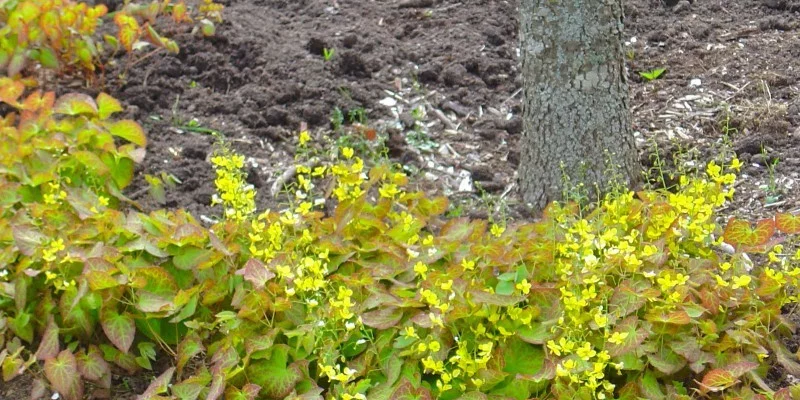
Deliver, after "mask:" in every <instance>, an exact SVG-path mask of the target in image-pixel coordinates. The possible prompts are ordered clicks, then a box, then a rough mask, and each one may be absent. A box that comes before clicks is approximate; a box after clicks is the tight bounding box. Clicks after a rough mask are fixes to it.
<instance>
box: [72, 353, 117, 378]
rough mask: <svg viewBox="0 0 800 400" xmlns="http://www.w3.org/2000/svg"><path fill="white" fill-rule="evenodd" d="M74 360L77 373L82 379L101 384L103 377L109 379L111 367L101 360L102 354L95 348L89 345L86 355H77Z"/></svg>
mask: <svg viewBox="0 0 800 400" xmlns="http://www.w3.org/2000/svg"><path fill="white" fill-rule="evenodd" d="M76 358H77V361H78V371H79V372H80V373H81V376H83V377H84V378H86V379H88V380H90V381H94V382H101V381H102V379H103V377H108V378H110V377H111V375H110V374H111V366H110V365H108V363H107V362H106V360H104V359H103V354H102V353H101V352H100V349H98V348H97V346H95V345H90V346H89V349H88V350H86V354H79V355H78V357H76Z"/></svg>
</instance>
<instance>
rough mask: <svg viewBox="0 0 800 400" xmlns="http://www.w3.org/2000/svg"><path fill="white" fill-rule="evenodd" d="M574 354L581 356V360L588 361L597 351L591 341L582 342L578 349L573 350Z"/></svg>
mask: <svg viewBox="0 0 800 400" xmlns="http://www.w3.org/2000/svg"><path fill="white" fill-rule="evenodd" d="M575 354H577V355H578V357H580V358H582V359H583V361H589V359H590V358H592V357H594V356H595V355H596V354H597V351H595V350H594V348H593V347H592V344H591V343H589V342H584V343H583V345H582V346H581V347H578V350H576V351H575Z"/></svg>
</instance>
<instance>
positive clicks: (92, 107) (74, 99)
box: [53, 93, 97, 115]
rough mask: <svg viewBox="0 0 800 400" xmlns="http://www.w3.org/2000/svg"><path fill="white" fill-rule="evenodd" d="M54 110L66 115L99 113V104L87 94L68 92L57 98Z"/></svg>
mask: <svg viewBox="0 0 800 400" xmlns="http://www.w3.org/2000/svg"><path fill="white" fill-rule="evenodd" d="M53 112H55V113H56V114H64V115H80V114H89V115H97V104H95V102H94V99H93V98H91V97H89V96H87V95H85V94H82V93H68V94H65V95H63V96H61V97H59V98H58V100H56V104H55V107H54V109H53Z"/></svg>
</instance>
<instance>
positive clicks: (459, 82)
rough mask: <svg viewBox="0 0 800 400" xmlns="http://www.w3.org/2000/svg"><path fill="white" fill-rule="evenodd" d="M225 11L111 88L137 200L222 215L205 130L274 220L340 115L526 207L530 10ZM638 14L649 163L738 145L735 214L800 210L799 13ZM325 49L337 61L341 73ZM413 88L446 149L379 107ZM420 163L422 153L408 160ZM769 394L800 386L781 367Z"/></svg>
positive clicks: (318, 3)
mask: <svg viewBox="0 0 800 400" xmlns="http://www.w3.org/2000/svg"><path fill="white" fill-rule="evenodd" d="M224 4H225V5H226V9H225V11H224V14H223V16H224V19H225V22H224V23H222V24H220V25H219V26H218V30H217V35H216V36H215V37H213V38H207V39H203V38H199V37H193V36H192V35H191V34H190V33H189V32H188V28H187V29H184V30H181V29H178V30H175V31H172V32H170V31H167V32H165V33H166V34H168V35H172V37H174V38H176V39H177V40H178V42H179V44H180V45H181V52H180V54H178V55H156V56H154V57H151V58H149V59H147V60H145V61H143V62H141V63H139V64H136V65H135V66H134V67H133V68H132V69H131V70H130V71H129V73H128V75H127V76H126V77H125V79H124V80H118V79H117V75H118V74H119V72H120V71H121V68H118V69H116V70H113V69H112V72H110V73H109V75H108V79H109V86H108V88H107V90H109V91H111V92H112V94H113V95H114V96H115V97H117V98H119V99H121V100H123V101H125V102H126V103H127V104H128V106H129V107H130V110H131V111H130V114H131V115H132V117H134V118H135V119H137V120H138V121H141V122H142V123H144V124H145V126H146V128H147V130H148V133H149V144H148V146H147V151H148V153H147V157H146V158H145V162H144V164H143V165H142V166H141V167H140V168H139V169H138V171H137V172H138V173H137V178H136V180H135V182H134V184H133V185H132V187H131V188H129V189H128V191H127V193H128V195H129V196H131V198H133V199H134V200H136V201H137V202H138V203H139V204H140V205H141V207H142V208H143V209H145V210H148V209H154V208H158V207H162V206H166V207H170V208H185V209H188V210H189V211H191V212H192V213H193V214H194V215H195V216H197V217H198V218H199V217H201V216H204V217H212V218H213V217H214V216H216V215H219V212H220V210H218V209H213V208H211V207H210V206H209V204H210V201H211V196H212V194H213V193H214V183H213V181H214V172H213V169H212V167H211V165H210V164H209V162H208V158H209V155H210V154H211V153H212V152H213V143H214V141H215V139H214V138H212V137H211V136H210V135H208V134H207V133H198V132H192V131H196V130H197V129H194V128H192V127H188V128H187V126H190V125H191V126H193V127H195V128H196V127H198V126H200V127H205V128H210V129H214V130H218V131H220V132H222V133H224V135H225V137H226V138H227V141H228V142H229V143H231V144H232V145H233V146H234V148H236V149H237V150H238V151H240V152H242V153H243V154H245V155H246V156H247V157H248V158H249V161H248V163H249V165H250V167H249V171H248V172H249V178H248V179H249V180H250V182H251V183H252V184H254V185H255V186H256V187H257V188H259V189H260V190H259V196H258V203H259V206H260V207H261V208H265V207H275V206H276V205H277V203H276V201H275V200H274V199H273V198H272V197H271V195H270V194H269V186H270V185H272V183H273V182H274V181H275V179H276V178H277V176H279V175H280V174H281V173H282V172H283V170H285V169H286V168H287V167H288V166H289V165H291V164H292V162H293V149H294V146H295V143H296V138H295V136H296V133H297V131H298V130H299V129H300V126H301V124H302V123H305V124H307V125H308V126H309V128H310V129H311V130H312V132H314V136H315V137H320V136H321V135H322V133H323V132H325V131H328V130H329V129H330V116H331V113H332V110H333V109H334V108H336V107H338V108H339V109H341V110H342V111H343V113H344V114H345V115H347V113H348V112H349V111H351V110H356V109H359V108H363V109H365V110H366V112H367V115H368V116H369V124H370V125H372V126H375V127H377V128H379V129H380V131H381V132H382V133H387V132H388V130H391V129H395V131H394V132H395V134H394V135H395V136H394V137H395V138H398V137H399V143H400V144H399V145H398V144H397V143H395V145H396V146H395V149H394V151H393V155H394V156H395V158H396V159H397V160H409V159H415V160H416V161H417V164H418V166H419V167H420V170H421V175H422V173H424V172H432V173H433V172H436V171H438V170H434V169H432V168H431V167H430V165H432V164H436V165H440V164H441V165H444V167H445V169H447V168H450V169H449V170H448V171H449V172H448V173H449V174H450V175H458V173H459V171H465V174H466V176H468V177H470V178H471V179H472V183H475V184H477V185H476V186H480V187H482V188H484V190H486V191H487V192H489V193H494V194H496V195H498V196H501V197H502V198H503V199H504V200H505V201H506V202H507V203H508V204H509V205H511V206H512V208H514V207H515V206H514V205H515V204H518V203H519V201H518V199H517V195H516V193H515V191H514V190H513V182H514V180H515V170H516V167H517V164H518V162H519V152H518V148H517V142H518V139H519V137H520V134H521V122H520V119H519V115H520V111H521V110H520V105H519V104H520V99H519V91H518V89H519V87H520V80H519V77H518V73H517V72H518V68H517V63H518V61H517V51H518V39H517V14H516V13H517V11H516V5H517V2H516V1H514V0H510V1H501V0H470V1H460V0H435V1H434V0H428V1H424V0H423V1H420V0H349V1H341V0H340V1H336V0H226V1H225V2H224ZM625 10H626V18H625V23H626V42H627V43H626V50H629V51H628V56H629V58H630V60H629V69H630V83H631V95H632V102H631V104H632V110H633V121H634V128H635V130H636V131H637V137H638V139H639V144H640V147H641V149H642V154H643V157H642V159H643V161H644V166H645V167H647V166H648V163H649V161H648V160H649V157H648V155H649V154H650V152H651V149H652V143H657V144H658V146H659V150H660V152H661V155H662V157H663V156H667V158H669V156H670V155H672V154H691V153H692V151H690V150H691V149H696V151H697V154H698V158H699V159H701V160H704V159H708V158H709V157H711V156H713V155H714V152H715V151H716V150H715V149H718V148H719V145H720V144H721V142H722V138H723V136H724V134H726V133H727V134H728V136H729V137H730V139H731V140H732V142H733V148H734V149H735V151H736V152H737V153H738V154H739V155H740V157H741V158H742V160H743V161H746V162H747V163H746V166H745V168H744V173H745V175H743V177H742V178H743V179H741V181H742V182H741V183H740V184H739V186H738V187H737V188H738V194H737V196H738V197H737V200H736V201H735V202H734V203H732V205H731V206H730V207H729V208H728V209H727V210H725V212H726V213H727V214H742V215H745V216H749V217H754V216H758V215H768V213H771V212H775V211H777V210H796V209H798V208H800V82H798V77H800V61H798V60H800V35H798V32H800V2H798V1H796V0H695V1H693V2H692V1H687V0H681V1H674V0H670V1H666V2H660V1H658V0H629V1H627V2H626V7H625ZM324 49H334V54H333V57H332V58H331V59H330V60H329V61H325V60H324V58H323V53H324ZM119 61H120V63H122V62H123V60H119ZM654 68H666V69H667V72H666V73H665V74H664V76H663V77H662V78H660V79H657V80H655V81H652V82H645V81H644V80H643V79H642V78H641V77H639V75H638V74H637V72H639V71H647V70H651V69H654ZM693 80H696V81H693ZM415 83H417V84H418V85H419V86H418V87H419V89H418V91H416V92H412V96H416V95H420V96H424V97H425V98H426V99H427V100H428V101H429V102H430V103H431V105H432V106H433V108H435V109H438V110H441V111H442V112H443V114H444V116H445V118H447V117H450V118H451V122H452V123H454V125H457V127H458V129H457V130H455V131H453V130H452V129H450V130H447V129H445V128H446V127H445V125H444V124H443V123H442V120H441V119H438V118H436V117H434V116H432V115H431V114H429V120H427V121H426V122H428V123H429V128H430V130H429V132H430V135H431V138H432V139H433V141H434V142H435V143H436V144H438V145H439V147H438V149H437V150H433V151H427V150H424V149H423V150H419V149H416V148H414V146H413V145H412V144H408V143H404V140H403V135H402V133H403V132H404V131H406V130H407V128H408V126H409V123H408V119H409V117H408V111H409V109H408V108H406V109H405V110H399V109H398V108H397V107H395V108H394V109H392V107H388V106H386V105H383V104H381V100H382V99H384V98H386V97H387V92H386V91H387V90H388V91H391V92H394V93H398V92H401V91H403V92H408V91H407V88H409V87H411V86H412V85H414V84H415ZM398 88H401V89H398ZM401 103H402V102H401ZM193 120H196V122H190V121H193ZM411 125H413V123H412V124H411ZM396 130H399V131H400V135H399V136H398V135H397V132H396ZM442 149H447V151H443V150H442ZM409 153H413V154H419V156H417V157H411V158H409V157H405V155H406V154H409ZM775 160H777V161H778V163H777V164H774V163H773V162H774V161H775ZM434 161H435V162H434ZM773 165H774V167H772V166H773ZM771 170H772V173H770V171H771ZM162 172H166V173H169V174H172V175H174V176H175V177H177V178H178V179H179V180H180V181H181V182H182V183H181V184H179V185H177V187H176V188H175V189H173V190H169V191H168V192H167V201H166V204H163V205H162V204H157V203H156V202H155V201H154V200H153V199H151V198H150V197H149V196H148V195H147V191H146V183H145V180H144V175H145V174H150V175H156V176H157V175H160V174H161V173H162ZM436 182H445V180H439V181H434V183H432V184H431V185H429V187H428V190H431V191H443V192H446V191H447V188H443V187H441V186H442V185H439V186H437V184H436ZM501 193H502V195H501ZM463 197H464V198H467V199H472V200H473V203H466V204H472V205H474V204H476V203H477V202H478V201H479V200H478V198H479V196H478V195H477V194H475V193H474V192H473V193H472V194H467V195H465V196H463ZM515 209H516V210H517V214H521V215H525V213H524V212H523V211H521V210H523V208H522V207H516V208H515ZM474 215H481V212H479V211H474ZM483 215H485V212H484V214H483ZM788 340H790V344H791V343H796V342H798V341H800V340H798V338H790V339H788ZM794 347H797V346H796V345H795V346H794ZM793 350H796V349H793ZM25 382H28V383H25ZM29 382H30V381H29V380H28V381H26V380H22V379H18V380H15V381H12V382H11V383H5V384H3V383H0V399H22V398H27V390H28V389H24V388H26V387H27V386H28V385H29ZM769 382H770V384H772V385H775V386H776V387H778V386H781V385H786V384H788V383H789V381H788V378H787V376H786V374H783V373H782V372H781V371H780V370H779V369H775V370H773V371H772V373H771V374H770V381H769ZM20 385H21V386H20ZM125 396H126V395H122V394H121V395H119V396H117V397H115V398H126V397H125Z"/></svg>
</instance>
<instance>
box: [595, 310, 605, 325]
mask: <svg viewBox="0 0 800 400" xmlns="http://www.w3.org/2000/svg"><path fill="white" fill-rule="evenodd" d="M594 323H595V324H597V326H598V327H600V328H605V326H606V325H607V324H608V315H604V314H603V312H602V311H598V312H597V314H595V315H594Z"/></svg>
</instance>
